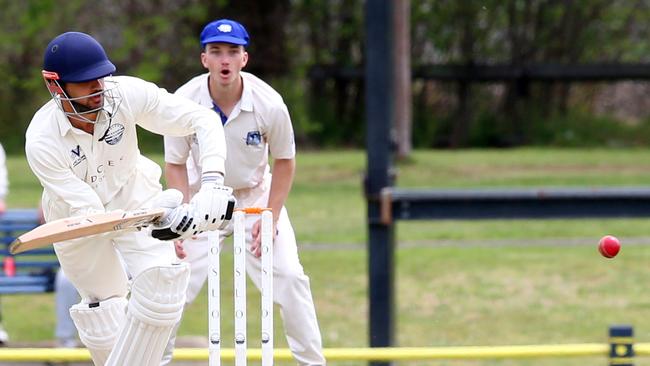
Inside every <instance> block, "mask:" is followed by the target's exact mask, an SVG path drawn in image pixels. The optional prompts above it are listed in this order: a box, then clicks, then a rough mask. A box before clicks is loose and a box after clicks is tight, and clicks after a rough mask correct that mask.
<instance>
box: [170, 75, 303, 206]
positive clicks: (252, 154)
mask: <svg viewBox="0 0 650 366" xmlns="http://www.w3.org/2000/svg"><path fill="white" fill-rule="evenodd" d="M208 76H209V73H205V74H203V75H199V76H197V77H195V78H193V79H191V80H190V81H188V82H187V83H185V84H184V85H183V86H181V87H180V88H179V89H178V90H177V91H176V94H178V95H182V96H185V97H187V98H189V99H191V100H194V101H196V102H198V103H199V104H201V105H202V106H204V107H207V108H212V107H213V104H212V99H211V98H210V92H209V90H208ZM241 76H242V80H243V84H244V89H243V92H242V97H241V100H240V101H239V103H238V104H237V105H236V106H235V108H234V109H233V111H232V112H231V113H230V115H229V116H228V120H227V121H226V124H225V125H224V132H225V135H226V145H227V146H228V159H227V160H226V177H225V183H224V184H225V185H226V186H230V187H232V188H233V189H235V193H236V191H237V190H241V189H246V188H252V187H256V186H258V185H259V184H260V183H261V182H262V181H263V180H264V176H265V174H267V173H268V171H269V166H268V161H269V152H270V153H271V155H272V156H273V157H274V158H275V159H291V158H293V157H294V156H295V155H296V147H295V143H294V136H293V127H292V125H291V118H290V117H289V111H288V110H287V106H286V105H285V104H284V101H283V100H282V96H280V94H279V93H278V92H276V91H275V90H274V89H273V88H272V87H271V86H270V85H268V84H267V83H265V82H264V81H263V80H262V79H260V78H258V77H256V76H255V75H252V74H250V73H246V72H242V73H241ZM213 114H214V115H215V116H217V118H219V117H218V114H217V113H214V112H213ZM198 156H199V155H198V145H197V139H196V137H195V136H194V135H190V136H186V137H172V136H165V161H166V162H168V163H172V164H185V162H187V167H188V176H189V183H190V193H192V194H193V193H195V192H197V191H198V188H199V183H200V182H199V180H200V179H199V178H200V172H201V171H202V169H204V170H205V167H204V166H202V162H201V161H200V160H199V159H198ZM188 157H191V159H188Z"/></svg>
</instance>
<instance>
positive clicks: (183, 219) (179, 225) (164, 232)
mask: <svg viewBox="0 0 650 366" xmlns="http://www.w3.org/2000/svg"><path fill="white" fill-rule="evenodd" d="M182 202H183V194H182V193H181V192H180V191H178V190H176V189H168V190H165V191H163V192H162V193H161V194H160V195H158V197H156V199H154V201H153V206H154V207H161V208H164V209H165V213H164V214H163V216H162V217H161V218H160V220H158V221H157V222H156V223H154V225H153V228H152V230H151V236H153V237H154V238H156V239H159V240H175V239H186V238H189V237H191V236H192V235H195V234H197V233H198V232H197V231H196V228H197V225H196V222H195V221H196V220H195V219H194V215H193V211H192V208H191V207H190V205H188V204H182V205H181V203H182Z"/></svg>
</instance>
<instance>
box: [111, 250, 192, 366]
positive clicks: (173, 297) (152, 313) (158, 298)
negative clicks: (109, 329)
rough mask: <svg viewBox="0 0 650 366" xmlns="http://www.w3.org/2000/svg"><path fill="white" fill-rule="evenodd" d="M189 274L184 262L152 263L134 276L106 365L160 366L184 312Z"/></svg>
mask: <svg viewBox="0 0 650 366" xmlns="http://www.w3.org/2000/svg"><path fill="white" fill-rule="evenodd" d="M189 277H190V269H189V266H188V265H187V264H186V263H181V264H176V265H169V266H164V267H153V268H150V269H148V270H146V271H144V272H142V273H141V274H140V275H139V276H138V277H136V278H135V279H134V280H133V285H132V289H131V298H130V300H129V305H128V308H127V312H126V324H125V325H124V328H123V329H122V333H121V334H120V336H119V339H118V341H117V343H116V344H115V347H114V348H113V352H111V354H110V356H109V357H108V361H106V365H107V366H127V365H133V366H135V365H137V366H159V365H160V361H161V359H162V356H163V351H164V350H165V347H166V346H167V342H168V341H169V337H170V334H171V332H172V330H173V329H174V326H175V325H176V323H178V322H179V321H180V319H181V315H182V314H183V305H184V304H185V293H186V291H187V284H188V281H189Z"/></svg>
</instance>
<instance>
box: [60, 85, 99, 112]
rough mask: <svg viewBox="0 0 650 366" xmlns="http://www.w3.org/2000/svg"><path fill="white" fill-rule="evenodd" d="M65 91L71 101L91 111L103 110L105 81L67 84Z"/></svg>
mask: <svg viewBox="0 0 650 366" xmlns="http://www.w3.org/2000/svg"><path fill="white" fill-rule="evenodd" d="M65 91H66V94H68V97H69V98H70V99H72V100H74V101H75V102H76V103H78V104H81V105H83V106H85V107H87V108H88V109H89V110H94V109H97V108H101V107H102V105H103V104H104V93H103V91H104V79H97V80H90V81H84V82H82V83H67V84H65Z"/></svg>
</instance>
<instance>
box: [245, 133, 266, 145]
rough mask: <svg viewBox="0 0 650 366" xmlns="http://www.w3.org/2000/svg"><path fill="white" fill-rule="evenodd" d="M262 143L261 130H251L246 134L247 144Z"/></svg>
mask: <svg viewBox="0 0 650 366" xmlns="http://www.w3.org/2000/svg"><path fill="white" fill-rule="evenodd" d="M261 143H262V134H261V133H260V131H250V132H249V133H248V134H247V135H246V145H249V146H251V145H252V146H257V145H259V144H261Z"/></svg>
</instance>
